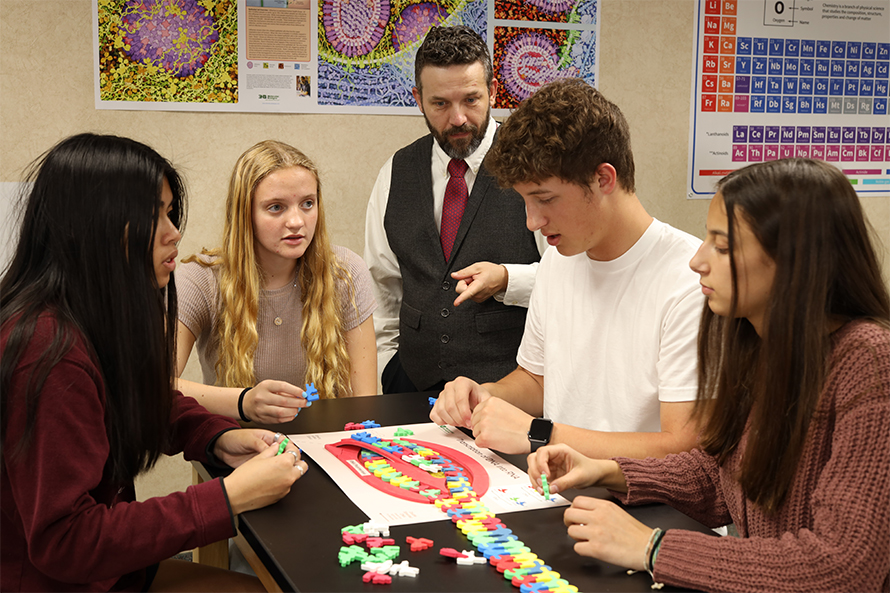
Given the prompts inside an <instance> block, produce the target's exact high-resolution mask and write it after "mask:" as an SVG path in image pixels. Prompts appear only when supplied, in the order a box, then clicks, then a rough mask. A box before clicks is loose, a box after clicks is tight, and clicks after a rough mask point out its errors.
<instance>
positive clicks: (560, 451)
mask: <svg viewBox="0 0 890 593" xmlns="http://www.w3.org/2000/svg"><path fill="white" fill-rule="evenodd" d="M528 475H529V478H530V479H531V482H532V486H534V487H535V489H536V490H537V491H538V492H542V493H543V492H544V491H543V481H542V478H547V477H548V476H549V482H550V484H549V485H550V493H551V494H557V493H559V492H563V491H565V490H568V489H569V488H586V487H588V486H605V487H607V488H612V489H616V490H626V488H627V485H626V484H625V482H624V474H623V473H621V469H620V468H619V467H618V464H617V463H615V462H614V461H610V460H605V459H591V458H589V457H587V456H586V455H582V454H581V453H578V452H577V451H575V450H574V449H572V448H571V447H569V446H568V445H564V444H558V445H548V446H546V447H541V448H540V449H538V450H537V451H535V452H534V453H532V454H531V455H529V456H528Z"/></svg>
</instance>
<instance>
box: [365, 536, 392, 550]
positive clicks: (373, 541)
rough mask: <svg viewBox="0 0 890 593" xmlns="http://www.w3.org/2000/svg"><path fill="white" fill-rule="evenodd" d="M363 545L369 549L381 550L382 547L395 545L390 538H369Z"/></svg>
mask: <svg viewBox="0 0 890 593" xmlns="http://www.w3.org/2000/svg"><path fill="white" fill-rule="evenodd" d="M365 543H366V544H367V545H368V547H369V548H381V547H383V546H393V545H395V543H396V540H394V539H393V538H391V537H369V538H368V539H367V540H366V541H365Z"/></svg>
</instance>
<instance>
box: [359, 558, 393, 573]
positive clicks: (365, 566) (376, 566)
mask: <svg viewBox="0 0 890 593" xmlns="http://www.w3.org/2000/svg"><path fill="white" fill-rule="evenodd" d="M390 568H392V560H384V561H383V562H374V561H373V560H368V561H367V562H363V563H362V570H367V571H369V572H376V573H378V574H387V573H388V572H389V569H390Z"/></svg>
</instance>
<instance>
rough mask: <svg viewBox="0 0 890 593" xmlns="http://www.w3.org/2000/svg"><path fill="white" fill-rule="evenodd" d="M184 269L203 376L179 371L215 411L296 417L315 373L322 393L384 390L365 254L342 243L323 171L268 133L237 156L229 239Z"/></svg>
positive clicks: (183, 286)
mask: <svg viewBox="0 0 890 593" xmlns="http://www.w3.org/2000/svg"><path fill="white" fill-rule="evenodd" d="M184 261H185V262H186V263H184V265H183V266H182V267H181V270H180V272H179V273H178V279H177V280H178V282H177V286H178V290H179V302H180V306H179V324H178V328H179V329H178V332H177V336H178V337H177V369H178V374H179V375H181V374H182V371H183V369H185V365H186V362H188V358H189V355H190V354H191V351H192V347H193V346H194V345H195V342H197V345H198V355H199V356H200V359H201V368H202V370H203V378H204V384H199V383H194V382H191V381H186V380H183V379H180V380H179V388H180V389H181V390H182V392H183V393H185V394H186V395H189V396H191V397H194V398H195V399H197V400H198V401H199V402H200V403H201V404H202V405H203V406H204V407H206V408H207V409H208V410H211V411H213V412H216V413H219V414H225V415H228V416H231V417H234V418H240V419H242V420H245V421H249V420H253V421H257V422H261V423H267V424H268V423H277V422H286V421H288V420H292V419H293V418H294V416H295V415H296V414H297V413H299V410H300V408H302V407H304V406H305V405H306V400H305V397H304V393H303V389H302V388H301V387H297V385H303V384H306V383H314V384H315V387H316V388H317V389H318V392H319V395H320V397H322V398H333V397H338V396H339V397H343V396H352V395H371V394H374V393H376V390H377V378H376V377H377V362H376V345H375V339H374V325H373V320H372V313H373V311H374V309H375V308H376V303H375V301H374V297H373V294H372V291H371V277H370V274H369V273H368V269H367V266H365V263H364V262H363V261H362V259H361V258H360V257H359V256H358V255H356V254H355V253H353V252H352V251H350V250H348V249H346V248H345V247H339V246H335V245H331V244H330V241H329V239H328V235H327V228H326V225H325V217H324V207H323V201H322V197H321V182H320V181H319V178H318V170H317V169H316V167H315V165H314V164H313V163H312V161H311V160H309V158H308V157H306V155H304V154H303V153H302V152H300V151H299V150H297V149H296V148H294V147H292V146H289V145H287V144H284V143H282V142H276V141H273V140H266V141H263V142H260V143H259V144H256V145H255V146H253V147H252V148H250V149H248V150H247V151H246V152H245V153H244V154H242V155H241V157H240V158H239V159H238V162H237V163H236V164H235V168H234V170H233V171H232V177H231V179H230V181H229V193H228V198H227V199H226V222H225V227H224V233H223V246H222V247H221V248H218V249H213V250H210V251H207V250H204V251H203V252H202V254H201V255H198V256H191V257H189V258H187V259H186V260H184Z"/></svg>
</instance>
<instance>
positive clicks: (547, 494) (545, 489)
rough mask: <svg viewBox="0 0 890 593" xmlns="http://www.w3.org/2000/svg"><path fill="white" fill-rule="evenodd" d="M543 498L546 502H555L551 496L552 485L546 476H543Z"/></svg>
mask: <svg viewBox="0 0 890 593" xmlns="http://www.w3.org/2000/svg"><path fill="white" fill-rule="evenodd" d="M541 496H543V497H544V499H545V500H553V497H552V496H550V484H548V483H547V475H546V474H541Z"/></svg>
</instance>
